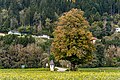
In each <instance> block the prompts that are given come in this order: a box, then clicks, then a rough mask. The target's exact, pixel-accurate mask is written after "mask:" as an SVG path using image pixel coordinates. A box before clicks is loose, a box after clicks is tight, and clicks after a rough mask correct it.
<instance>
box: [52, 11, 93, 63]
mask: <svg viewBox="0 0 120 80" xmlns="http://www.w3.org/2000/svg"><path fill="white" fill-rule="evenodd" d="M83 14H84V13H83V11H81V10H78V9H72V10H70V11H69V12H66V13H64V14H63V15H62V16H61V17H60V18H59V21H58V23H57V27H56V29H55V31H54V33H53V35H54V41H53V43H52V48H51V51H52V53H53V54H54V55H55V58H56V59H57V60H60V59H65V60H69V61H70V62H71V63H72V64H74V65H77V64H82V63H86V62H88V61H90V60H91V59H92V51H93V50H94V45H93V44H92V43H91V38H92V34H91V32H89V31H88V30H87V28H88V27H89V24H88V22H87V21H86V20H85V18H84V17H83Z"/></svg>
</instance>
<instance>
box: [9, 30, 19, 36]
mask: <svg viewBox="0 0 120 80" xmlns="http://www.w3.org/2000/svg"><path fill="white" fill-rule="evenodd" d="M8 34H14V35H21V33H20V32H18V31H14V30H12V31H9V32H8Z"/></svg>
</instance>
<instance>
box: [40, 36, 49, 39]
mask: <svg viewBox="0 0 120 80" xmlns="http://www.w3.org/2000/svg"><path fill="white" fill-rule="evenodd" d="M38 37H40V38H47V39H50V36H48V35H42V36H38Z"/></svg>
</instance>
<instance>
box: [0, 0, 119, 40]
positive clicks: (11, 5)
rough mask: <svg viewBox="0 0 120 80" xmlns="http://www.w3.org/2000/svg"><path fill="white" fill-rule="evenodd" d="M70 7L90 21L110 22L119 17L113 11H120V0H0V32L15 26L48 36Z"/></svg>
mask: <svg viewBox="0 0 120 80" xmlns="http://www.w3.org/2000/svg"><path fill="white" fill-rule="evenodd" d="M71 8H78V9H81V10H83V11H84V12H85V15H84V16H85V17H86V18H87V20H88V21H89V22H90V24H92V23H93V22H95V21H103V20H105V19H106V18H107V20H109V21H111V20H112V21H114V20H113V17H115V20H118V19H119V15H116V14H119V13H120V0H0V32H8V31H9V30H14V29H15V30H16V29H17V30H18V31H20V32H25V33H30V34H48V35H51V33H52V32H53V29H54V25H55V24H54V23H53V22H54V21H56V20H57V19H58V17H59V16H60V15H62V13H63V12H66V11H69V10H70V9H71ZM117 23H118V21H115V23H114V24H117ZM95 24H96V23H95ZM119 24H120V22H119ZM93 25H94V24H93ZM107 34H108V33H107ZM97 36H98V37H99V38H101V36H99V35H97Z"/></svg>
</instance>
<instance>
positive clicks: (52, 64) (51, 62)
mask: <svg viewBox="0 0 120 80" xmlns="http://www.w3.org/2000/svg"><path fill="white" fill-rule="evenodd" d="M50 71H54V62H53V60H51V61H50Z"/></svg>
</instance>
